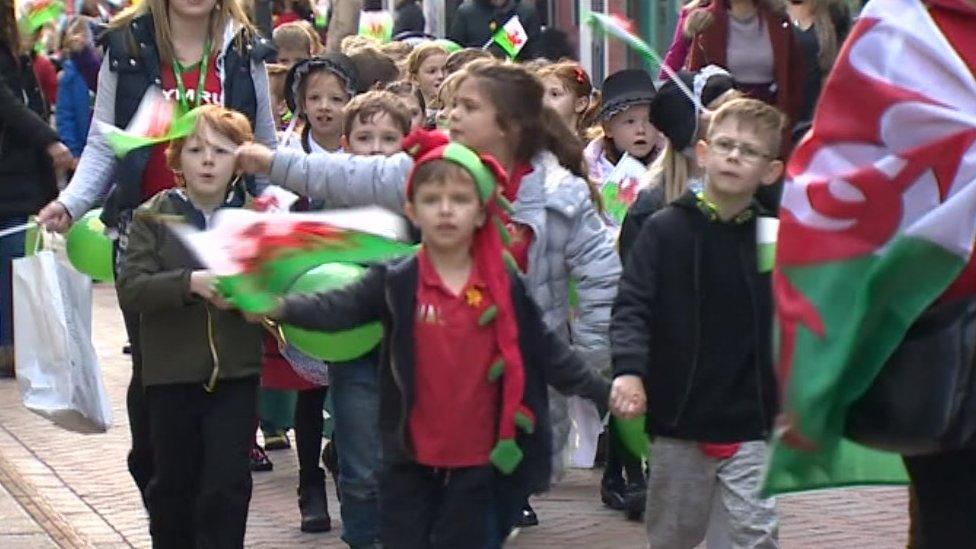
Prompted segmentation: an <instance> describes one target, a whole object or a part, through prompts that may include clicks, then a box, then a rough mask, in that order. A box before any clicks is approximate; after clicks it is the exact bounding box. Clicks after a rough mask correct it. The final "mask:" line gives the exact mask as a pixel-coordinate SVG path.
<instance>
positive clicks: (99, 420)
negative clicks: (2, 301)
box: [13, 249, 112, 433]
mask: <svg viewBox="0 0 976 549" xmlns="http://www.w3.org/2000/svg"><path fill="white" fill-rule="evenodd" d="M91 285H92V282H91V279H90V278H88V277H87V276H86V275H84V274H81V273H79V272H77V271H75V270H74V269H73V268H72V267H70V266H69V265H68V264H67V263H66V262H65V261H64V260H62V259H61V258H59V257H58V255H57V254H56V253H55V252H53V251H51V250H49V249H48V250H42V251H40V252H38V253H37V254H35V255H33V256H30V257H24V258H21V259H16V260H14V262H13V295H14V300H13V305H14V358H15V360H16V365H17V381H18V384H19V386H20V395H21V398H22V400H23V402H24V405H25V406H26V407H27V408H29V409H30V410H33V411H35V412H37V413H39V414H41V415H43V416H45V417H48V418H50V419H51V420H52V421H54V422H55V423H56V424H58V425H60V426H61V427H63V428H65V429H68V430H71V431H77V432H86V433H90V432H104V431H106V430H108V428H109V427H110V426H111V424H112V412H111V407H110V404H109V400H108V395H107V394H106V392H105V386H104V385H103V384H102V375H101V370H100V368H99V366H98V358H97V356H96V355H95V348H94V347H93V345H92V341H91V333H92V327H91V311H92V301H91Z"/></svg>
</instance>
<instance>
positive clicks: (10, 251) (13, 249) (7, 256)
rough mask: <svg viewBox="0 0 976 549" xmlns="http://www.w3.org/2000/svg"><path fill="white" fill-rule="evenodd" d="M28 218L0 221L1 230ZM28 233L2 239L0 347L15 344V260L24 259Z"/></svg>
mask: <svg viewBox="0 0 976 549" xmlns="http://www.w3.org/2000/svg"><path fill="white" fill-rule="evenodd" d="M26 222H27V218H26V217H8V218H6V219H0V230H3V229H7V228H10V227H15V226H17V225H22V224H24V223H26ZM25 236H26V233H24V231H19V232H16V233H14V234H11V235H7V236H5V237H3V238H0V345H3V346H7V345H13V344H14V297H13V296H14V294H13V291H14V288H13V283H14V282H13V264H12V262H13V260H14V259H17V258H18V257H24V238H25Z"/></svg>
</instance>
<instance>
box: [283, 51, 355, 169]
mask: <svg viewBox="0 0 976 549" xmlns="http://www.w3.org/2000/svg"><path fill="white" fill-rule="evenodd" d="M359 88H360V86H359V75H358V73H357V71H356V67H355V66H354V65H353V63H352V60H350V59H349V57H348V56H346V55H343V54H341V53H329V54H325V55H323V56H320V57H313V58H311V59H306V60H304V61H301V62H299V63H298V64H296V65H295V66H293V67H292V68H291V70H290V71H289V72H288V76H287V77H286V78H285V101H286V102H287V103H288V108H289V109H291V111H292V112H293V113H294V114H295V116H296V117H298V118H299V119H300V120H301V121H302V122H304V123H305V125H304V127H303V128H302V130H301V132H300V133H299V135H297V136H295V135H287V136H286V141H285V142H284V143H282V146H284V147H287V148H292V149H299V150H303V151H305V152H322V151H337V150H339V149H340V148H341V146H342V110H343V109H344V108H345V106H346V103H348V102H349V100H350V99H352V98H353V96H354V95H356V93H357V92H358V90H359Z"/></svg>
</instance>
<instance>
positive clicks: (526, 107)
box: [238, 60, 620, 531]
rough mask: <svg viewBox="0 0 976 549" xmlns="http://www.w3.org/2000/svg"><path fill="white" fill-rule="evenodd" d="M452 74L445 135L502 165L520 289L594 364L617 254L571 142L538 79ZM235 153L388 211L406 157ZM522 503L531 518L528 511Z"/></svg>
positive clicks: (560, 416)
mask: <svg viewBox="0 0 976 549" xmlns="http://www.w3.org/2000/svg"><path fill="white" fill-rule="evenodd" d="M457 74H458V78H459V81H458V86H457V89H456V91H455V93H454V95H453V97H452V105H453V108H452V109H451V111H450V118H449V124H450V127H449V132H450V135H451V138H452V139H454V140H456V141H458V142H460V143H462V144H464V145H466V146H468V147H469V148H471V149H474V150H475V151H476V152H478V153H488V154H491V155H492V156H494V157H495V158H497V159H498V160H499V162H500V163H501V164H502V166H503V167H504V168H505V171H506V173H508V174H509V178H510V179H509V182H508V184H507V185H506V186H505V188H504V189H503V194H504V195H505V197H506V198H508V199H509V201H511V202H512V203H513V207H514V212H513V214H512V217H511V218H512V222H511V223H510V224H509V226H508V228H509V230H510V232H511V233H512V234H511V236H512V252H513V255H514V256H515V259H516V260H517V261H518V262H519V263H520V266H521V267H522V268H523V269H524V270H525V273H526V284H527V287H528V291H529V293H530V295H531V296H532V298H533V299H535V300H536V302H537V303H538V304H539V306H540V308H541V309H542V311H543V318H544V320H545V322H546V325H547V326H548V327H549V328H550V329H552V330H555V331H557V333H559V334H560V335H562V336H564V337H569V336H570V333H571V338H572V339H571V340H572V342H573V345H574V348H576V349H578V350H579V351H580V352H581V353H582V356H583V357H584V358H585V359H586V361H587V362H588V364H589V365H590V367H591V368H592V369H594V370H595V371H602V370H604V369H605V368H606V367H607V366H608V365H609V348H608V346H607V333H608V328H609V318H610V307H611V305H612V303H613V299H614V296H615V295H616V288H617V286H616V284H617V278H618V277H619V275H620V260H619V258H618V257H617V254H616V252H615V251H614V247H613V242H612V241H611V239H610V237H609V235H608V234H607V232H606V231H605V228H604V224H603V222H602V221H601V219H600V215H599V214H598V212H597V209H596V208H595V207H594V204H593V201H592V198H591V196H592V195H591V189H590V188H589V186H588V184H587V182H586V180H585V179H584V176H583V173H582V165H583V160H582V155H581V147H580V142H579V140H578V139H576V137H575V136H573V135H572V133H571V132H570V130H569V129H568V128H567V127H566V124H565V123H563V121H562V120H560V119H559V117H558V115H556V113H554V112H553V111H552V110H551V109H548V108H546V107H545V106H544V105H543V86H542V83H541V82H540V81H539V80H538V78H536V77H535V76H534V75H533V74H531V73H530V72H528V71H527V70H526V69H524V68H522V67H519V66H516V65H510V64H502V63H499V62H496V61H492V60H485V61H476V62H473V63H471V64H470V65H468V66H467V68H466V69H465V70H463V71H461V72H460V73H457ZM238 159H239V162H240V165H241V167H242V168H243V169H245V170H248V171H253V172H263V173H270V174H271V178H272V179H273V180H274V181H276V182H278V183H279V184H282V185H284V186H286V187H288V188H290V189H292V190H294V191H295V192H298V193H299V194H305V195H308V196H314V197H317V198H322V199H325V200H326V201H327V202H328V203H329V204H332V205H334V206H339V205H342V206H354V205H368V204H376V205H380V206H383V207H386V208H389V209H391V210H394V211H402V208H403V204H404V198H405V188H406V182H407V174H408V173H409V171H410V168H411V166H412V163H413V162H412V160H411V158H410V157H409V156H408V155H406V154H397V155H394V156H391V157H388V158H379V157H367V158H362V157H359V158H357V157H352V156H350V155H346V154H317V155H303V154H301V153H299V152H297V151H291V150H288V151H285V150H282V151H278V152H277V153H275V152H272V151H269V150H267V149H265V148H264V147H261V146H260V145H249V146H245V147H243V148H242V149H241V150H240V151H239V153H238ZM570 277H572V278H574V279H576V280H578V281H579V283H578V285H577V293H578V296H579V311H578V314H577V315H576V317H575V318H574V320H573V322H570V318H569V279H570ZM556 400H559V399H556ZM553 407H554V411H555V412H556V413H555V415H554V417H553V424H554V437H553V439H554V441H556V443H557V444H562V445H564V444H565V441H566V438H567V434H568V432H569V422H568V418H567V416H566V409H565V403H564V402H556V403H554V406H553ZM561 451H562V447H557V448H555V455H556V456H558V457H559V459H558V463H557V464H556V465H557V469H558V468H561V466H562V459H561ZM506 505H508V506H510V505H512V502H506ZM505 509H506V510H508V509H509V507H505ZM516 511H517V509H516ZM527 511H529V512H528V513H527V515H526V518H527V520H528V521H531V518H532V517H533V515H532V514H531V511H530V510H527ZM518 518H519V516H518V513H517V512H516V514H515V515H505V516H500V517H499V522H500V526H501V530H503V531H507V529H509V528H510V527H511V526H512V525H513V524H514V522H515V520H517V519H518Z"/></svg>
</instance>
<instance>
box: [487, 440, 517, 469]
mask: <svg viewBox="0 0 976 549" xmlns="http://www.w3.org/2000/svg"><path fill="white" fill-rule="evenodd" d="M490 459H491V463H492V464H493V465H494V466H495V467H496V468H497V469H498V470H499V471H501V472H502V473H505V474H506V475H510V474H512V471H514V470H515V468H516V467H518V464H519V463H521V462H522V449H521V448H519V447H518V444H515V441H514V440H512V439H510V438H507V439H502V440H499V441H498V443H497V444H495V448H494V449H493V450H492V451H491V457H490Z"/></svg>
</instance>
